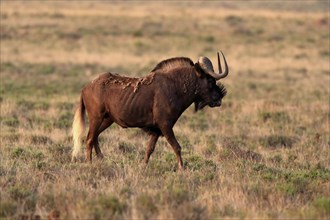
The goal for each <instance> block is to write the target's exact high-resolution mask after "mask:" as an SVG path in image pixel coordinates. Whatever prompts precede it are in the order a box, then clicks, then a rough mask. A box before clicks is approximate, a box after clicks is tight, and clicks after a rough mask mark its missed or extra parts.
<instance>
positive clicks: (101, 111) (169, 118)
mask: <svg viewBox="0 0 330 220" xmlns="http://www.w3.org/2000/svg"><path fill="white" fill-rule="evenodd" d="M225 94H226V91H225V89H224V87H223V86H222V85H220V87H218V86H217V85H216V82H215V80H214V79H213V78H212V77H210V76H208V75H207V74H205V73H204V72H203V71H202V70H201V68H199V65H198V64H194V63H193V62H192V61H191V60H190V59H189V58H182V57H181V58H172V59H168V60H165V61H162V62H161V63H159V64H158V65H157V66H156V67H155V68H154V69H153V70H152V72H151V73H150V74H149V75H147V76H145V77H142V78H130V77H123V76H119V75H115V74H111V73H105V74H102V75H100V76H99V77H98V78H97V79H95V80H93V81H92V82H90V83H89V84H87V85H86V86H85V87H84V88H83V90H82V93H81V102H80V105H79V107H78V109H77V111H76V116H75V121H74V125H73V127H74V129H73V130H74V139H75V138H77V137H75V129H76V127H77V126H76V125H75V123H76V124H77V123H78V121H79V120H80V121H81V122H82V123H83V118H84V108H85V109H86V112H87V115H88V118H89V132H88V135H87V140H86V142H87V156H86V158H87V160H88V161H92V149H93V148H94V149H95V151H96V154H97V156H99V157H103V155H102V153H101V150H100V148H99V143H98V136H99V135H100V133H102V131H104V130H105V129H106V128H108V127H109V126H110V125H111V124H112V123H114V122H115V123H116V124H118V125H120V126H121V127H123V128H128V127H139V128H141V129H143V130H144V131H146V132H147V133H148V135H149V136H150V139H149V142H148V145H147V150H146V155H145V159H144V161H145V163H148V160H149V157H150V155H151V154H152V152H153V151H154V148H155V145H156V142H157V140H158V138H159V136H162V135H163V136H165V138H166V140H167V141H168V143H169V144H170V145H171V146H172V148H173V150H174V152H175V154H176V156H177V161H178V164H179V167H180V168H183V163H182V158H181V147H180V145H179V143H178V141H177V139H176V138H175V135H174V133H173V126H174V125H175V123H176V121H177V120H178V118H179V117H180V115H181V114H182V113H183V112H184V111H185V110H186V109H187V108H188V107H189V106H190V105H191V104H192V103H195V107H196V110H199V109H201V108H203V107H205V106H206V105H209V106H211V107H215V106H220V105H221V99H222V98H223V96H224V95H225ZM76 118H77V120H76ZM80 133H81V132H80ZM76 136H77V135H76ZM74 152H75V150H74ZM73 156H76V155H73Z"/></svg>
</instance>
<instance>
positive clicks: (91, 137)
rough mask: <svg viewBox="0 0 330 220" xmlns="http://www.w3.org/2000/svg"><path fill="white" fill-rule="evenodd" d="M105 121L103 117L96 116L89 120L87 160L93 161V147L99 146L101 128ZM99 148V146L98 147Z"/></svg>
mask: <svg viewBox="0 0 330 220" xmlns="http://www.w3.org/2000/svg"><path fill="white" fill-rule="evenodd" d="M102 122H103V117H94V118H90V120H89V131H88V134H87V140H86V144H87V149H86V150H87V151H86V160H87V161H88V162H92V150H93V147H95V146H98V136H99V128H100V126H101V124H102ZM97 148H98V147H97Z"/></svg>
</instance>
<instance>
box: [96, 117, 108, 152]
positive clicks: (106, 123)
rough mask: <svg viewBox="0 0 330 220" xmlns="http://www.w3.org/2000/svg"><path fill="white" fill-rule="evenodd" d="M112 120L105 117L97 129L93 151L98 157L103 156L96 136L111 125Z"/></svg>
mask: <svg viewBox="0 0 330 220" xmlns="http://www.w3.org/2000/svg"><path fill="white" fill-rule="evenodd" d="M112 123H113V121H112V120H111V119H110V118H105V119H104V120H103V122H102V124H101V126H100V127H99V129H98V135H97V139H96V143H95V145H94V148H95V152H96V156H97V157H99V158H103V154H102V152H101V149H100V146H99V142H98V136H99V135H100V134H101V133H102V132H103V131H104V130H105V129H107V128H108V127H110V125H112Z"/></svg>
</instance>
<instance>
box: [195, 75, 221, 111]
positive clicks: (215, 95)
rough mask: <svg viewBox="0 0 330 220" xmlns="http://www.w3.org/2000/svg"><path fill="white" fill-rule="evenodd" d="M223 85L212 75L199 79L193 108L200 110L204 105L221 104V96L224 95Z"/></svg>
mask: <svg viewBox="0 0 330 220" xmlns="http://www.w3.org/2000/svg"><path fill="white" fill-rule="evenodd" d="M226 93H227V91H226V89H225V87H224V86H223V85H222V84H221V83H219V85H217V84H216V80H215V79H214V78H212V77H209V76H206V77H203V78H202V79H200V80H199V91H198V93H197V99H196V101H195V110H196V111H197V110H200V109H202V108H204V107H205V106H207V105H208V106H210V107H219V106H221V101H222V98H223V97H224V96H225V95H226Z"/></svg>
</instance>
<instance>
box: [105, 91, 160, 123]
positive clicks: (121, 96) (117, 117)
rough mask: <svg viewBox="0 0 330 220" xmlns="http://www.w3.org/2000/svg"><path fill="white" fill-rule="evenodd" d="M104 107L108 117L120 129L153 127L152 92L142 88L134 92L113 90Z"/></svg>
mask: <svg viewBox="0 0 330 220" xmlns="http://www.w3.org/2000/svg"><path fill="white" fill-rule="evenodd" d="M106 106H107V111H108V112H109V115H110V117H111V118H112V119H113V121H114V122H115V123H117V124H118V125H120V126H121V127H124V128H126V127H149V126H154V124H153V123H154V122H153V111H152V106H153V92H152V91H150V90H148V89H146V88H145V87H144V86H141V88H140V89H139V90H138V91H135V92H134V90H133V88H125V89H113V90H112V92H111V93H110V94H109V95H108V97H107V98H106Z"/></svg>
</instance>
